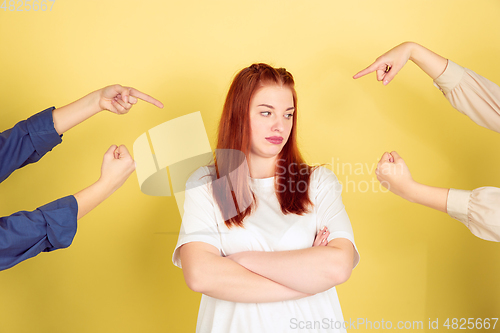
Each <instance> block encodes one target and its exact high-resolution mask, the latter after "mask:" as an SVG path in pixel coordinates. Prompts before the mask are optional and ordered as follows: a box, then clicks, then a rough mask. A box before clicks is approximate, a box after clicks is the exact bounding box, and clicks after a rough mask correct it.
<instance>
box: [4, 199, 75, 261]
mask: <svg viewBox="0 0 500 333" xmlns="http://www.w3.org/2000/svg"><path fill="white" fill-rule="evenodd" d="M77 213H78V204H77V201H76V199H75V197H74V196H72V195H71V196H67V197H64V198H61V199H58V200H56V201H53V202H51V203H48V204H46V205H44V206H42V207H39V208H37V209H36V210H34V211H32V212H26V211H21V212H17V213H15V214H12V215H10V216H7V217H0V270H4V269H7V268H10V267H12V266H15V265H17V264H18V263H20V262H21V261H23V260H26V259H29V258H31V257H34V256H36V255H37V254H39V253H40V252H48V251H54V250H57V249H61V248H65V247H68V246H69V245H70V244H71V242H72V241H73V238H74V236H75V234H76V226H77V222H76V221H77Z"/></svg>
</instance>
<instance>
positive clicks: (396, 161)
mask: <svg viewBox="0 0 500 333" xmlns="http://www.w3.org/2000/svg"><path fill="white" fill-rule="evenodd" d="M391 156H392V157H393V158H394V162H395V163H398V162H399V161H403V162H404V160H403V158H402V157H401V156H399V154H398V153H396V152H395V151H391Z"/></svg>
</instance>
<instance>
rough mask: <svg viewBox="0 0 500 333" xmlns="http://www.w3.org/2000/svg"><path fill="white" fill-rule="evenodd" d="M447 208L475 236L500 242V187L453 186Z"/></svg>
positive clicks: (449, 193)
mask: <svg viewBox="0 0 500 333" xmlns="http://www.w3.org/2000/svg"><path fill="white" fill-rule="evenodd" d="M447 210H448V214H449V215H450V216H451V217H453V218H455V219H457V220H459V221H460V222H462V223H463V224H464V225H465V226H466V227H467V228H469V230H470V231H471V232H472V233H473V234H474V235H475V236H477V237H479V238H482V239H485V240H489V241H494V242H500V188H496V187H480V188H477V189H475V190H472V191H465V190H457V189H453V188H452V189H450V191H449V192H448V202H447Z"/></svg>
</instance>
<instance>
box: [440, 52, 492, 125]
mask: <svg viewBox="0 0 500 333" xmlns="http://www.w3.org/2000/svg"><path fill="white" fill-rule="evenodd" d="M434 83H435V85H436V86H437V87H438V88H439V89H440V90H441V91H442V92H443V94H444V95H445V97H446V99H448V101H449V102H450V103H451V105H452V106H453V107H454V108H455V109H457V110H458V111H460V112H462V113H463V114H465V115H466V116H468V117H469V118H470V119H472V121H474V122H475V123H476V124H478V125H481V126H483V127H486V128H489V129H491V130H493V131H496V132H500V87H499V86H497V85H496V84H495V83H493V82H491V81H489V80H488V79H486V78H484V77H482V76H481V75H478V74H476V73H474V72H473V71H471V70H470V69H467V68H464V67H462V66H460V65H457V64H456V63H454V62H453V61H451V60H448V65H447V66H446V69H445V71H444V72H443V73H442V74H441V75H440V76H439V77H437V78H436V79H435V80H434Z"/></svg>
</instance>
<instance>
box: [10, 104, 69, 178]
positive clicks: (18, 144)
mask: <svg viewBox="0 0 500 333" xmlns="http://www.w3.org/2000/svg"><path fill="white" fill-rule="evenodd" d="M52 110H54V107H51V108H48V109H46V110H44V111H42V112H39V113H37V114H35V115H33V116H31V117H30V118H28V119H26V120H23V121H20V122H19V123H17V124H16V125H15V126H14V127H13V128H11V129H9V130H6V131H4V132H2V133H0V183H1V182H3V181H4V180H5V179H6V178H7V177H9V175H10V174H11V173H12V172H14V171H15V170H16V169H18V168H22V167H23V166H25V165H27V164H30V163H34V162H37V161H38V160H39V159H41V158H42V157H43V155H45V154H46V153H47V152H49V151H50V150H52V148H54V147H55V146H57V145H58V144H59V143H61V141H62V140H61V137H62V135H59V134H58V133H57V131H56V130H55V128H54V120H53V119H52Z"/></svg>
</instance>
